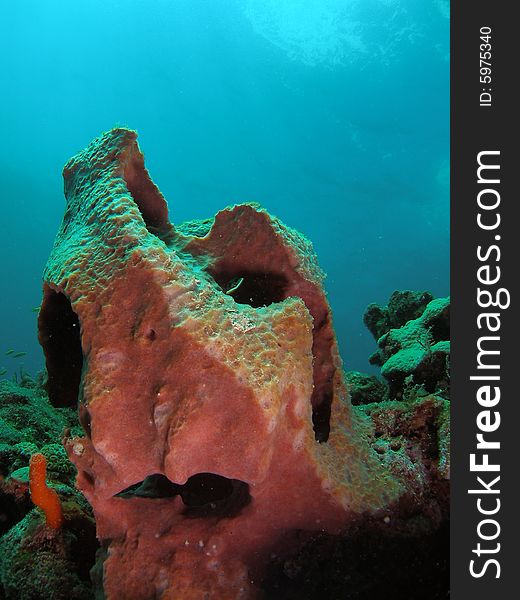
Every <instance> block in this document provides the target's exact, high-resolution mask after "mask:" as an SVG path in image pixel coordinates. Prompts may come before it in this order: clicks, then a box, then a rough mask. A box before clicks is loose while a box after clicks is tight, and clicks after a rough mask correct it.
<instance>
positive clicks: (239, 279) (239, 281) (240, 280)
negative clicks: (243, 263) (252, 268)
mask: <svg viewBox="0 0 520 600" xmlns="http://www.w3.org/2000/svg"><path fill="white" fill-rule="evenodd" d="M243 283H244V278H243V277H237V278H236V279H232V280H231V281H230V282H229V285H230V286H231V287H230V288H229V289H228V290H226V294H228V295H229V296H232V295H233V294H234V293H235V292H236V291H237V290H238V288H239V287H240V286H241V285H242V284H243Z"/></svg>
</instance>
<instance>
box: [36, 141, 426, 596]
mask: <svg viewBox="0 0 520 600" xmlns="http://www.w3.org/2000/svg"><path fill="white" fill-rule="evenodd" d="M135 140H136V135H135V133H134V132H132V131H129V130H125V129H117V130H113V131H111V132H108V133H107V134H104V135H103V136H101V137H100V138H98V139H97V140H95V141H94V142H92V144H91V145H90V146H89V147H88V148H86V149H85V150H84V151H83V152H81V153H80V154H78V155H77V156H76V157H75V158H74V159H72V160H71V161H70V162H69V163H68V164H67V165H66V167H65V169H64V179H65V195H66V198H67V207H66V211H65V216H64V219H63V222H62V226H61V228H60V231H59V232H58V234H57V237H56V241H55V245H54V248H53V251H52V253H51V256H50V258H49V261H48V263H47V267H46V270H45V274H44V280H45V285H44V298H43V302H42V306H41V311H40V314H39V338H40V342H41V344H42V346H43V349H44V352H45V355H46V362H47V371H48V386H47V389H48V392H49V398H50V401H51V403H52V404H53V405H54V406H56V407H67V406H74V405H75V404H76V402H77V400H78V399H79V401H80V406H79V417H80V421H81V423H82V425H83V428H84V430H85V435H84V436H81V437H80V436H77V435H69V436H68V437H67V439H66V441H65V445H66V449H67V453H68V455H69V457H70V459H71V461H72V462H73V463H74V464H75V465H76V467H77V469H78V477H77V486H78V488H79V489H80V490H81V491H82V492H83V493H84V494H85V496H86V498H87V499H88V500H89V502H90V503H91V505H92V507H93V510H94V514H95V518H96V527H97V535H98V537H99V539H100V540H101V542H102V546H103V548H104V551H103V552H101V553H100V556H104V557H105V558H104V562H103V565H102V567H101V565H98V566H97V567H96V569H95V571H94V572H95V573H96V578H97V580H102V585H103V589H104V593H105V595H106V597H107V598H108V599H112V598H121V597H125V598H128V599H136V600H137V599H146V598H154V597H161V598H162V599H163V600H166V599H168V598H181V597H182V598H201V597H205V596H207V597H210V598H212V599H214V600H218V599H219V598H225V599H231V598H253V597H256V596H257V594H258V591H259V588H260V587H261V582H262V579H263V577H264V573H266V569H267V565H268V564H269V562H270V561H271V560H272V556H273V554H275V555H276V556H277V557H278V558H279V559H281V558H282V557H283V556H284V555H289V554H290V553H291V552H294V551H295V549H298V548H299V547H300V546H301V544H302V543H304V541H305V539H307V538H308V537H309V536H310V535H312V534H313V532H324V531H326V532H329V533H330V534H339V532H340V531H342V530H345V529H348V526H349V525H351V524H353V523H355V522H357V520H358V519H359V518H360V516H361V515H371V516H372V518H373V519H375V520H377V519H380V520H381V522H383V519H384V518H386V516H387V515H388V514H389V513H390V514H393V512H392V511H393V510H394V508H393V507H397V506H398V504H399V501H400V499H401V498H403V497H404V496H405V495H406V494H407V493H408V487H409V485H410V484H413V485H416V486H419V487H418V491H417V493H418V494H419V493H420V491H421V489H420V482H421V477H422V471H421V469H422V465H419V466H415V465H414V464H413V463H412V462H411V461H409V460H408V462H407V460H406V459H407V456H405V455H404V454H403V456H402V457H401V459H397V458H396V459H395V460H391V459H390V458H388V459H386V460H382V458H381V454H380V452H379V451H378V450H377V448H375V447H374V444H373V443H372V442H373V437H374V429H373V424H372V420H371V419H372V415H371V414H369V413H367V412H364V411H361V410H359V411H354V410H353V409H352V406H351V404H350V401H349V397H348V393H347V389H346V386H345V380H344V375H343V372H342V369H341V362H340V358H339V355H338V352H337V346H336V340H335V335H334V332H333V329H332V323H331V316H330V309H329V306H328V303H327V300H326V297H325V293H324V291H323V289H322V279H323V275H322V273H321V271H320V269H319V267H318V266H317V262H316V258H315V255H314V253H313V250H312V246H311V244H310V243H309V242H308V241H307V240H306V239H305V238H304V237H303V236H301V235H300V234H299V233H297V232H295V231H293V230H291V229H289V228H288V227H286V226H284V225H283V224H282V223H281V222H280V221H279V220H278V219H276V218H275V217H272V216H271V215H269V214H268V213H267V212H265V211H264V210H262V209H261V208H260V207H258V206H257V205H251V204H246V205H239V206H235V207H233V208H229V209H226V210H223V211H221V212H220V213H218V214H217V216H216V217H215V219H214V220H213V221H204V222H199V223H189V224H187V225H185V226H184V227H182V226H181V227H178V228H174V227H173V225H172V224H171V223H170V221H169V218H168V210H167V206H166V202H165V201H164V198H163V197H162V195H161V194H160V192H159V191H158V189H157V188H156V187H155V185H154V184H153V182H152V181H151V179H150V178H149V175H148V173H147V171H146V169H145V167H144V159H143V156H142V154H141V152H140V150H139V148H138V146H137V144H136V141H135ZM373 387H374V386H373ZM375 387H376V388H377V386H375ZM374 394H375V391H374V390H372V392H369V393H367V394H366V397H370V395H372V396H374ZM406 469H408V470H409V471H410V472H408V471H407V470H406ZM106 550H108V553H107V552H106ZM101 573H102V576H101ZM123 575H124V576H123Z"/></svg>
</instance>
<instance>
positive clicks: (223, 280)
mask: <svg viewBox="0 0 520 600" xmlns="http://www.w3.org/2000/svg"><path fill="white" fill-rule="evenodd" d="M212 276H213V278H214V279H215V281H216V282H217V283H218V284H219V286H220V287H221V288H222V290H223V291H224V292H225V293H226V294H228V295H229V296H231V297H232V298H233V300H234V301H235V302H236V303H237V304H249V306H252V307H254V308H260V307H261V306H269V305H270V304H274V303H275V302H281V301H282V300H284V299H285V298H286V289H287V279H286V278H285V277H284V276H283V275H279V274H278V273H260V272H242V273H232V272H229V271H217V272H214V273H212Z"/></svg>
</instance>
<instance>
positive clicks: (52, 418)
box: [0, 380, 80, 487]
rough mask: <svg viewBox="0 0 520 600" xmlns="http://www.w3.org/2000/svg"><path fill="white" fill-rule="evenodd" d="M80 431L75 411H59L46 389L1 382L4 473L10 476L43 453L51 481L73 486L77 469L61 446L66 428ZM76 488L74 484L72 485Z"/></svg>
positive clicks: (0, 445)
mask: <svg viewBox="0 0 520 600" xmlns="http://www.w3.org/2000/svg"><path fill="white" fill-rule="evenodd" d="M67 428H69V429H77V432H78V433H79V432H80V429H79V427H78V426H77V416H76V413H75V411H73V410H71V409H66V408H64V409H56V408H53V407H52V406H51V404H50V402H49V399H48V397H47V394H46V392H45V390H44V389H43V388H42V387H39V386H38V385H36V384H35V383H34V382H33V381H31V382H30V383H29V384H25V386H24V387H23V386H21V385H18V384H17V383H15V382H14V381H9V380H4V381H0V474H1V475H2V476H3V477H8V476H10V475H11V474H12V473H13V472H14V471H17V470H18V469H21V468H22V467H26V466H27V465H28V464H29V458H30V457H31V454H34V453H35V452H42V453H43V454H44V455H45V456H46V458H47V461H48V465H47V469H48V475H49V478H50V479H52V480H54V479H56V480H57V481H59V482H61V483H63V484H72V482H73V478H74V476H75V468H74V466H73V465H72V464H71V463H70V461H69V460H68V458H67V455H66V453H65V450H64V449H63V446H62V445H61V443H60V439H61V436H62V433H63V430H64V429H67ZM72 487H73V485H72Z"/></svg>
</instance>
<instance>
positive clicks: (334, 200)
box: [0, 0, 449, 374]
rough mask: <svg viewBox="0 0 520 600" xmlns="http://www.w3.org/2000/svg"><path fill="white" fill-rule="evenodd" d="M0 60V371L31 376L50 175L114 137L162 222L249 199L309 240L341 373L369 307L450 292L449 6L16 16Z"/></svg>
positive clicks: (395, 2)
mask: <svg viewBox="0 0 520 600" xmlns="http://www.w3.org/2000/svg"><path fill="white" fill-rule="evenodd" d="M0 53H1V56H2V69H1V70H0V106H1V110H0V132H1V135H2V143H1V144H0V202H1V209H2V210H1V219H0V245H1V251H2V258H3V261H2V290H3V293H2V295H1V297H0V314H1V324H0V325H1V327H0V371H1V370H2V369H3V368H6V369H8V374H12V373H13V372H14V370H18V369H19V368H20V367H23V368H24V369H26V370H27V371H29V372H31V373H34V372H35V371H36V370H38V369H39V368H41V367H42V366H43V355H42V352H41V349H40V347H39V345H38V342H37V337H36V314H35V313H34V312H33V311H32V310H31V309H32V308H33V307H36V306H37V305H39V303H40V300H41V273H42V270H43V267H44V264H45V262H46V259H47V256H48V254H49V251H50V249H51V247H52V242H53V239H54V235H55V233H56V231H57V228H58V226H59V223H60V221H61V218H62V214H63V209H64V198H63V184H62V179H61V170H62V167H63V165H64V163H65V162H66V161H67V160H68V159H69V158H70V157H71V156H73V155H74V154H75V153H76V152H78V151H79V150H81V149H82V148H83V147H85V146H86V145H87V144H88V143H89V142H90V141H91V139H93V138H94V137H96V136H97V135H99V133H101V132H102V131H106V130H107V129H110V128H111V127H113V126H115V125H126V126H129V127H131V128H133V129H136V130H137V131H138V133H139V143H140V146H141V148H142V149H143V151H144V153H145V157H146V165H147V167H148V169H149V171H150V174H151V176H152V178H153V179H154V181H155V182H156V183H157V185H158V186H159V188H160V189H161V191H162V192H163V194H164V195H165V197H166V198H167V200H168V203H169V207H170V215H171V218H172V220H173V221H174V222H181V221H184V220H187V219H193V218H204V217H207V216H211V215H213V214H215V213H216V212H217V211H218V210H219V209H220V208H223V207H225V206H227V205H229V204H234V203H239V202H244V201H256V202H259V203H260V204H262V205H263V206H264V207H265V208H267V209H268V210H269V211H270V212H271V213H273V214H275V215H277V216H278V217H280V218H281V219H282V220H283V221H284V222H285V223H286V224H287V225H289V226H291V227H294V228H296V229H299V230H300V231H302V232H303V233H305V234H306V235H307V237H309V238H310V239H311V240H312V242H313V243H314V247H315V249H316V251H317V253H318V256H319V259H320V263H321V265H322V267H323V268H324V270H325V271H326V273H327V274H328V278H327V280H326V285H327V290H328V293H329V299H330V302H331V304H332V308H333V315H334V323H335V328H336V331H337V335H338V338H339V344H340V350H341V354H342V357H343V360H344V362H345V365H346V367H347V368H348V369H359V370H364V371H366V370H369V369H370V367H369V365H368V361H367V358H368V356H369V354H371V352H372V351H373V350H374V348H375V344H374V341H373V340H372V338H371V336H370V334H369V333H368V331H367V330H365V328H364V326H363V323H362V314H363V311H364V309H365V307H366V306H367V305H368V304H369V303H370V302H378V303H386V301H387V299H388V297H389V295H390V294H391V293H392V291H393V290H395V289H429V290H431V291H432V292H433V293H434V294H435V295H445V294H447V293H448V283H449V56H448V53H449V3H448V2H447V0H429V1H426V2H417V1H416V0H121V1H110V0H75V1H74V2H65V1H58V0H47V1H46V2H41V1H36V0H25V1H24V2H10V3H4V5H3V7H2V19H1V20H0ZM9 348H12V349H14V350H15V351H18V352H22V351H23V352H26V353H27V354H26V356H24V357H21V358H12V356H5V355H4V353H5V351H7V350H8V349H9Z"/></svg>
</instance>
